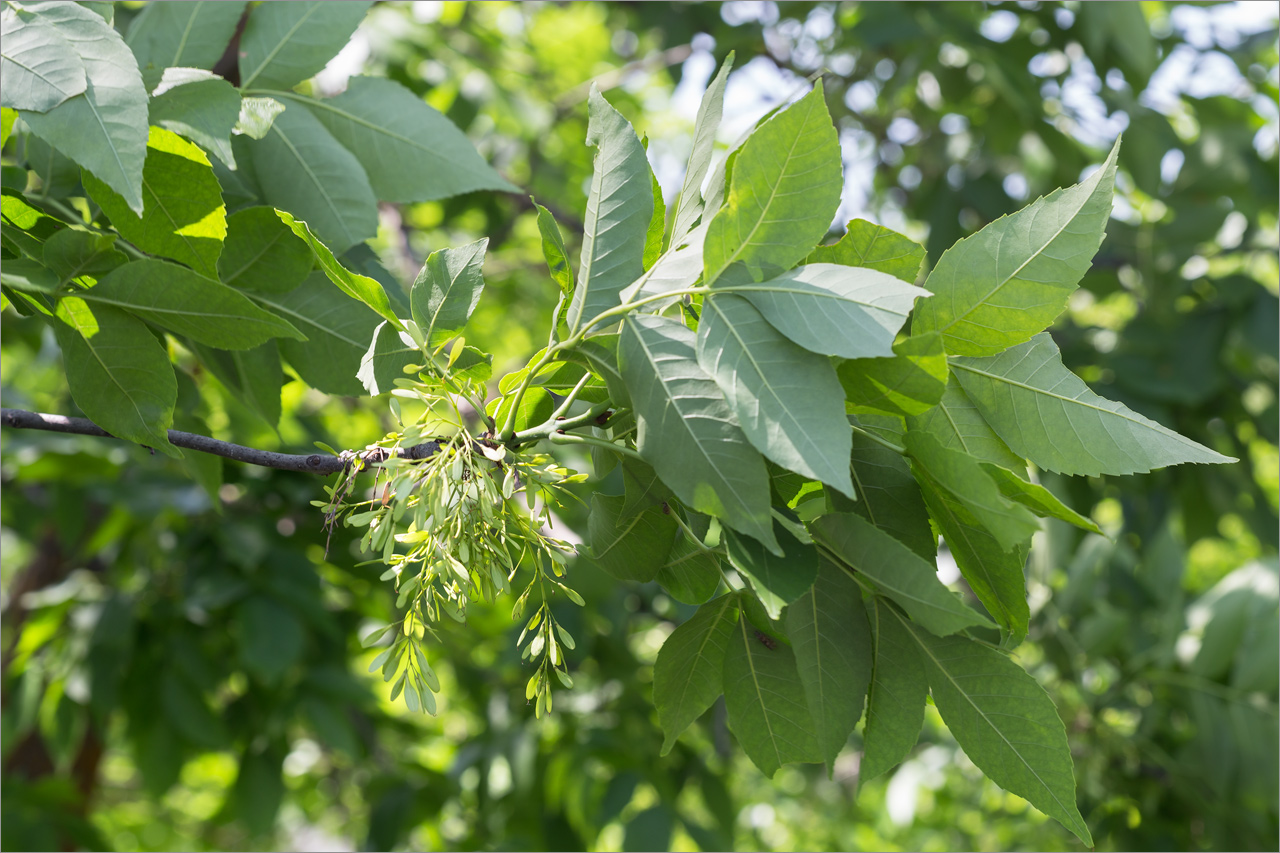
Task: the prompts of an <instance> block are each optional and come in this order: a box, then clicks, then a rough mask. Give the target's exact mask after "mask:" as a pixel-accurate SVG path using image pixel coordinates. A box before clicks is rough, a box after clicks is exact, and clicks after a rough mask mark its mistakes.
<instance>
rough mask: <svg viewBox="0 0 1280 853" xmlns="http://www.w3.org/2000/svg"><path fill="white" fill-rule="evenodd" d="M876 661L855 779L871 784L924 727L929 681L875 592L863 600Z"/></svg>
mask: <svg viewBox="0 0 1280 853" xmlns="http://www.w3.org/2000/svg"><path fill="white" fill-rule="evenodd" d="M867 619H868V624H869V627H870V631H871V644H872V647H873V649H874V650H875V662H874V666H873V668H872V672H871V685H870V688H869V689H868V691H867V722H866V724H865V725H864V726H863V732H862V763H861V764H860V765H859V767H858V778H859V781H860V782H861V783H862V784H866V783H867V782H870V781H871V780H872V779H874V778H876V777H877V776H879V775H880V774H882V773H884V772H885V771H886V770H889V769H891V768H892V767H894V765H896V764H898V763H899V762H900V761H902V759H904V758H906V757H907V754H908V753H909V752H911V749H912V747H914V746H915V745H916V741H917V740H918V739H919V737H920V727H921V726H923V725H924V705H925V698H926V697H927V696H928V695H929V682H928V679H927V677H926V675H925V670H924V661H923V660H921V659H920V652H919V651H918V650H917V649H916V644H915V641H914V640H913V639H912V637H911V635H910V634H908V633H907V632H906V629H905V628H904V627H903V625H902V622H901V621H900V620H899V619H898V616H897V614H895V613H893V612H892V607H891V605H889V603H888V602H887V601H886V600H885V599H884V598H881V597H880V596H878V595H877V596H871V597H870V598H869V599H868V600H867Z"/></svg>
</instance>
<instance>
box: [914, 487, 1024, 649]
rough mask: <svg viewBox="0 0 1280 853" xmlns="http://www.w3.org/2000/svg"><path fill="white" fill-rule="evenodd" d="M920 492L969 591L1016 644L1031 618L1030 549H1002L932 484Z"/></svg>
mask: <svg viewBox="0 0 1280 853" xmlns="http://www.w3.org/2000/svg"><path fill="white" fill-rule="evenodd" d="M1010 476H1012V475H1010ZM920 490H921V491H922V492H923V493H924V502H925V505H926V506H928V507H929V515H930V517H931V518H932V519H933V521H934V523H935V524H936V525H937V526H938V529H939V530H940V531H941V532H942V538H943V539H945V540H946V543H947V547H949V548H950V549H951V556H953V557H954V558H955V561H956V565H957V566H958V567H959V568H960V574H961V575H963V576H964V579H965V580H966V581H967V582H968V584H969V588H970V589H972V590H973V594H974V595H976V596H977V597H978V600H979V601H981V602H982V604H983V606H984V607H986V608H987V612H988V613H990V614H991V615H992V616H993V617H995V620H996V621H997V622H999V623H1000V625H1001V626H1002V627H1003V628H1004V629H1005V630H1006V631H1008V632H1009V636H1010V638H1011V639H1012V641H1013V642H1018V641H1020V640H1021V639H1022V638H1023V637H1025V636H1026V635H1027V624H1028V622H1029V620H1030V618H1031V610H1030V607H1029V605H1028V604H1027V582H1026V577H1025V575H1024V573H1023V572H1024V569H1025V567H1026V564H1027V553H1028V551H1029V550H1030V546H1029V544H1028V543H1026V542H1022V543H1019V544H1017V545H1015V546H1014V547H1013V548H1012V549H1006V548H1005V547H1004V546H1003V545H1001V543H1000V542H999V541H997V540H996V538H995V536H994V535H992V533H991V531H990V530H988V529H987V528H986V527H985V526H984V525H983V524H982V523H981V522H980V521H979V520H978V519H977V518H976V517H975V516H974V514H973V513H972V512H971V511H970V510H969V507H968V506H967V505H966V504H965V503H964V502H963V501H960V500H958V499H957V498H956V497H955V496H954V495H952V494H951V493H950V492H948V491H946V490H945V489H943V488H940V487H939V486H938V484H937V483H936V482H935V481H933V480H932V479H931V478H928V477H921V478H920Z"/></svg>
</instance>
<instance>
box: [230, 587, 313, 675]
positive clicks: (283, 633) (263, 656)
mask: <svg viewBox="0 0 1280 853" xmlns="http://www.w3.org/2000/svg"><path fill="white" fill-rule="evenodd" d="M235 632H236V639H237V641H238V643H239V646H240V660H241V662H242V663H243V664H244V668H245V669H247V670H248V671H249V673H250V674H251V675H254V676H256V677H257V678H259V679H260V680H262V681H264V682H266V683H267V684H275V683H276V682H278V681H279V680H280V678H281V676H283V675H284V673H285V672H286V671H287V670H288V669H289V667H291V666H293V665H294V664H295V663H297V662H298V659H299V658H300V657H301V655H302V650H303V645H304V644H305V641H306V636H307V635H306V629H305V627H304V626H303V624H302V622H301V621H300V620H299V619H298V617H297V615H296V614H295V613H294V612H293V609H292V608H290V607H286V606H285V605H283V604H281V603H280V602H278V601H276V600H275V599H274V598H270V597H268V596H264V595H255V596H252V597H250V598H247V599H245V600H244V601H243V602H242V603H241V604H240V606H239V607H238V608H237V610H236V623H235Z"/></svg>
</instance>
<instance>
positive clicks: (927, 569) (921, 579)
mask: <svg viewBox="0 0 1280 853" xmlns="http://www.w3.org/2000/svg"><path fill="white" fill-rule="evenodd" d="M810 530H811V531H812V532H813V538H814V541H815V542H817V543H818V544H820V545H821V546H823V548H825V549H826V551H827V552H828V553H829V554H830V555H831V556H832V557H833V558H834V559H836V560H838V561H839V562H841V563H844V564H845V565H846V566H848V567H849V568H851V569H853V570H854V571H856V572H858V573H859V574H861V575H862V576H863V577H865V578H866V579H867V580H869V581H871V582H872V583H873V584H874V585H875V586H876V588H877V589H879V590H880V591H881V592H883V593H884V594H885V595H886V596H888V597H889V598H891V599H892V600H893V601H895V602H897V604H898V605H900V606H901V607H902V609H903V610H905V611H907V615H909V616H910V617H911V618H912V619H914V620H915V621H916V622H919V623H920V624H921V625H923V626H925V627H926V628H928V629H929V630H931V631H934V632H935V633H939V634H952V633H955V632H956V631H960V630H963V629H964V628H968V627H970V626H974V625H983V626H987V627H994V626H992V623H991V621H990V620H988V619H987V618H986V617H985V616H982V615H981V614H979V613H978V612H977V611H976V610H974V609H972V608H971V607H968V606H967V605H965V604H964V602H962V601H961V600H960V599H959V598H957V597H956V596H955V595H954V594H953V593H952V592H951V590H949V589H947V588H946V587H945V586H943V584H942V581H940V580H938V573H937V569H936V568H935V567H934V566H933V565H931V564H929V563H926V562H925V561H924V560H922V559H921V558H920V556H919V555H918V554H916V553H915V552H914V551H912V550H910V549H909V548H907V546H906V545H903V544H902V543H901V542H899V541H898V540H897V539H894V538H893V537H892V536H890V535H889V534H887V533H884V532H882V531H881V530H879V529H877V528H876V527H873V526H872V525H871V524H869V523H868V522H866V521H863V519H862V517H861V516H857V515H850V514H847V513H843V514H841V513H837V514H832V515H824V516H822V517H820V518H818V519H816V520H815V521H814V522H813V523H812V524H811V525H810Z"/></svg>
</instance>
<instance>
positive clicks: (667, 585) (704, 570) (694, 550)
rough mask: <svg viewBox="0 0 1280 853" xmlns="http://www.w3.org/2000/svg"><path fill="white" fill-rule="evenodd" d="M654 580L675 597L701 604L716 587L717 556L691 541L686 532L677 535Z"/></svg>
mask: <svg viewBox="0 0 1280 853" xmlns="http://www.w3.org/2000/svg"><path fill="white" fill-rule="evenodd" d="M654 580H656V581H657V582H658V583H659V584H661V585H662V588H663V589H665V590H666V591H667V593H668V594H669V595H670V596H671V597H672V598H674V599H675V600H676V601H679V602H681V603H683V604H702V603H703V602H704V601H709V600H710V599H711V596H713V595H715V594H716V590H717V589H719V588H720V558H719V556H718V555H717V554H716V553H715V552H713V551H707V550H705V549H704V548H701V547H699V546H698V545H696V544H695V543H693V542H691V541H690V540H689V537H688V536H683V535H682V536H677V537H676V541H675V544H674V545H673V546H672V547H671V553H669V554H667V560H666V562H665V563H663V565H662V568H660V569H658V574H657V576H656V577H655V578H654Z"/></svg>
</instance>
